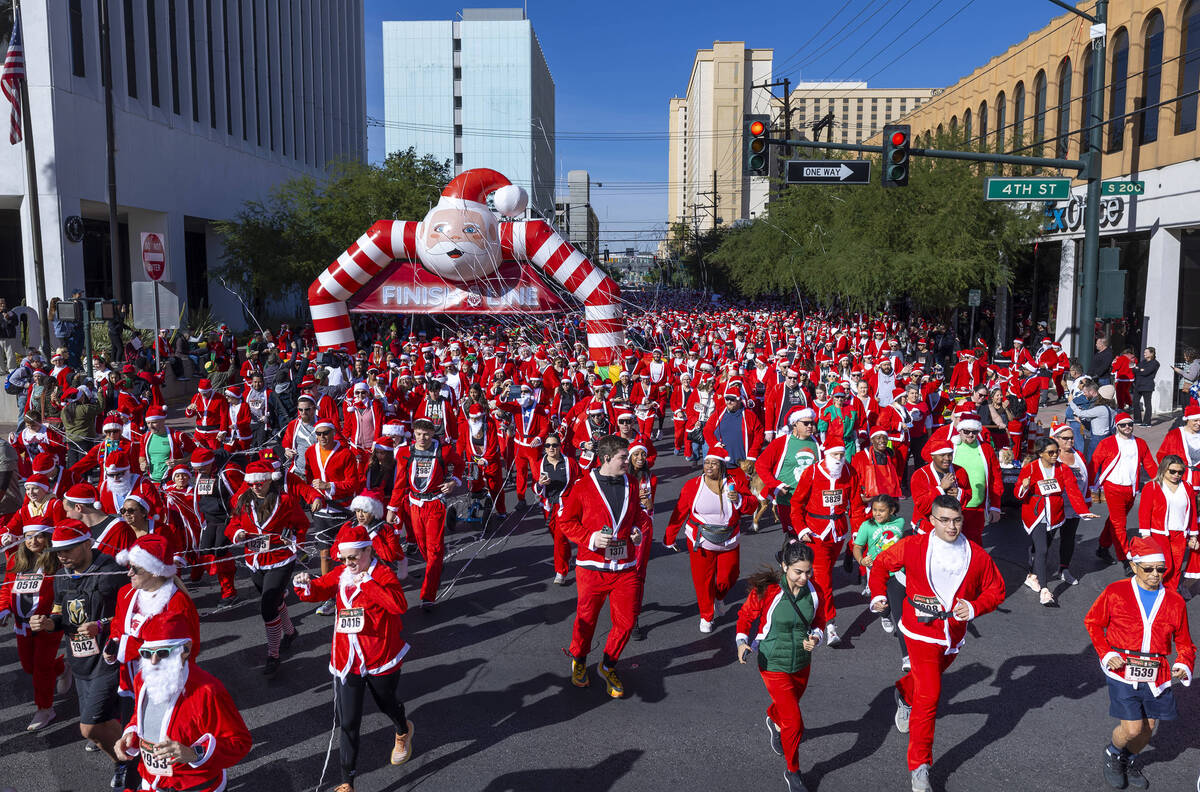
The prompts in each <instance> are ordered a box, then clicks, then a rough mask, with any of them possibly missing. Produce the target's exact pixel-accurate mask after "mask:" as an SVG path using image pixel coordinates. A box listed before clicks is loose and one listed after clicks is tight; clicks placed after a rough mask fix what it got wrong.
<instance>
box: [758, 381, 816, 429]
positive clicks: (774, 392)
mask: <svg viewBox="0 0 1200 792" xmlns="http://www.w3.org/2000/svg"><path fill="white" fill-rule="evenodd" d="M784 387H785V386H784V384H783V383H779V384H777V385H769V386H768V387H767V398H766V403H765V405H764V407H763V428H764V429H765V431H767V432H782V433H784V434H787V431H788V425H787V418H788V417H787V414H786V413H790V412H791V411H792V410H796V409H799V408H801V407H807V406H808V395H807V394H806V393H805V392H804V388H801V387H800V386H796V389H797V391H798V396H799V399H800V403H799V404H791V405H789V406H788V407H786V408H785V407H784V405H783V397H784Z"/></svg>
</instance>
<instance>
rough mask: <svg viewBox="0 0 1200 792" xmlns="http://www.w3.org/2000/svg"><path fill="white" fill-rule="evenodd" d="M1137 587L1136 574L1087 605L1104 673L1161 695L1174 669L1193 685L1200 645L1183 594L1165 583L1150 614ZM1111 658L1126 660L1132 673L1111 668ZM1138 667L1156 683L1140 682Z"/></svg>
mask: <svg viewBox="0 0 1200 792" xmlns="http://www.w3.org/2000/svg"><path fill="white" fill-rule="evenodd" d="M1137 585H1138V583H1137V579H1136V578H1129V579H1128V580H1118V581H1116V582H1114V583H1109V584H1108V586H1107V587H1106V588H1105V589H1104V591H1103V592H1101V594H1100V596H1099V597H1097V598H1096V601H1095V602H1094V603H1092V607H1091V608H1089V609H1088V612H1087V616H1085V617H1084V619H1083V625H1084V627H1086V628H1087V631H1088V636H1089V637H1090V638H1091V639H1092V647H1093V648H1094V649H1095V650H1096V654H1097V655H1099V656H1100V668H1101V669H1102V670H1103V671H1104V675H1105V676H1107V677H1110V678H1112V679H1115V680H1117V681H1118V682H1124V683H1126V684H1129V685H1132V686H1134V687H1135V688H1136V687H1137V685H1138V684H1146V685H1147V686H1149V688H1150V692H1151V693H1153V694H1154V695H1155V696H1158V695H1160V694H1161V693H1162V692H1163V690H1165V689H1166V688H1168V687H1169V686H1170V685H1171V672H1172V670H1173V668H1182V669H1183V671H1184V672H1185V673H1184V685H1189V684H1191V681H1192V672H1193V670H1194V669H1195V667H1196V646H1195V644H1193V643H1192V635H1191V632H1190V631H1189V629H1188V617H1187V605H1186V604H1185V603H1184V601H1183V597H1181V596H1180V595H1179V592H1177V591H1174V590H1173V589H1170V588H1167V587H1166V586H1163V587H1161V588H1160V589H1159V590H1158V593H1157V595H1156V596H1155V600H1154V605H1153V606H1152V607H1151V609H1150V615H1149V616H1146V615H1145V611H1144V610H1142V604H1141V602H1139V601H1138V592H1137V589H1136V587H1137ZM1172 643H1174V645H1175V655H1176V656H1175V663H1174V665H1173V666H1171V665H1168V663H1169V660H1168V657H1169V655H1170V653H1171V644H1172ZM1113 657H1120V658H1121V659H1123V660H1124V661H1125V663H1126V665H1127V666H1128V667H1129V672H1128V673H1127V671H1126V668H1125V667H1122V668H1121V669H1120V670H1119V671H1110V670H1109V668H1108V661H1109V660H1110V659H1112V658H1113ZM1139 669H1145V674H1146V676H1149V675H1151V674H1153V681H1150V680H1149V679H1145V678H1143V680H1144V681H1143V682H1138V681H1136V680H1137V679H1138V678H1142V677H1140V676H1139V675H1138V673H1137V672H1138V670H1139ZM1131 677H1132V678H1131Z"/></svg>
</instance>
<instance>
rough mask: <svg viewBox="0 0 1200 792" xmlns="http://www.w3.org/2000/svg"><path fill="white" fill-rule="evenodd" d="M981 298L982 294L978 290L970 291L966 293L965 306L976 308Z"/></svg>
mask: <svg viewBox="0 0 1200 792" xmlns="http://www.w3.org/2000/svg"><path fill="white" fill-rule="evenodd" d="M982 297H983V293H982V292H981V291H980V290H979V289H971V290H970V291H968V292H967V305H969V306H971V307H972V308H978V307H979V301H980V298H982Z"/></svg>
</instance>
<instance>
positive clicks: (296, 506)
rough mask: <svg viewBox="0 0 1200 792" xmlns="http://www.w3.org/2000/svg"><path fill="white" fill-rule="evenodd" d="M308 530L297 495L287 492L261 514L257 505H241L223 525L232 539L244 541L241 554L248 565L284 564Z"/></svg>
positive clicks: (287, 561)
mask: <svg viewBox="0 0 1200 792" xmlns="http://www.w3.org/2000/svg"><path fill="white" fill-rule="evenodd" d="M307 533H308V517H307V516H305V514H304V509H303V508H302V507H301V506H300V499H299V498H297V497H296V496H295V495H292V494H290V493H287V492H281V493H279V494H278V497H277V499H276V500H275V505H274V506H273V507H272V508H271V512H270V514H267V515H266V516H265V518H260V516H259V515H258V511H257V509H255V508H253V507H251V508H241V505H240V501H239V502H238V510H237V512H235V513H234V515H233V516H232V517H231V518H230V520H229V524H228V525H226V526H225V536H226V537H228V539H229V541H231V542H245V544H244V545H243V548H242V550H243V554H244V556H245V559H246V566H248V567H250V568H251V569H254V570H258V569H275V568H277V567H282V566H287V565H288V564H290V563H291V562H292V560H293V559H295V557H296V552H297V546H298V545H300V544H301V543H303V542H304V537H305V535H306V534H307Z"/></svg>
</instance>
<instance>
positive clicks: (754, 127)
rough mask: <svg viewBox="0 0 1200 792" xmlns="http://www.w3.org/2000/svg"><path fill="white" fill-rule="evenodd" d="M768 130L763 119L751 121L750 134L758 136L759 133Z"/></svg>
mask: <svg viewBox="0 0 1200 792" xmlns="http://www.w3.org/2000/svg"><path fill="white" fill-rule="evenodd" d="M766 131H767V125H766V124H764V123H763V122H762V121H752V122H750V134H751V135H754V136H755V137H758V136H759V135H761V134H763V133H764V132H766Z"/></svg>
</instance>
